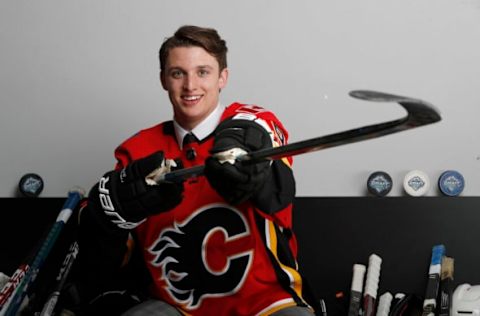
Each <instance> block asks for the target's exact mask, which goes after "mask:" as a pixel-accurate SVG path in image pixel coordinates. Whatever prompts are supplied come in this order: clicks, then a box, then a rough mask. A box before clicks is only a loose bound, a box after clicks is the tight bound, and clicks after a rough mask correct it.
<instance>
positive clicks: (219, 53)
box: [158, 25, 228, 71]
mask: <svg viewBox="0 0 480 316" xmlns="http://www.w3.org/2000/svg"><path fill="white" fill-rule="evenodd" d="M189 46H199V47H202V48H203V49H205V50H206V51H207V52H208V53H209V54H211V55H212V56H214V57H215V58H216V59H217V61H218V64H219V66H220V71H221V70H223V69H224V68H227V50H228V49H227V45H226V42H225V40H223V39H222V38H221V37H220V35H218V32H217V31H216V30H215V29H212V28H204V27H199V26H193V25H184V26H182V27H180V28H179V29H178V30H177V31H176V32H175V34H174V35H173V36H172V37H169V38H167V39H166V40H165V41H164V42H163V44H162V47H160V52H159V54H158V55H159V59H160V70H162V71H163V70H165V64H166V62H167V58H168V54H169V53H170V50H171V49H172V48H175V47H189Z"/></svg>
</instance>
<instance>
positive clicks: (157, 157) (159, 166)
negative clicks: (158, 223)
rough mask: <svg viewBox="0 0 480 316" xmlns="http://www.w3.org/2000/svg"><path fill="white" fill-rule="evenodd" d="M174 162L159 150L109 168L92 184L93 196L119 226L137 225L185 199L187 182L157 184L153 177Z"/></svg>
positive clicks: (131, 226)
mask: <svg viewBox="0 0 480 316" xmlns="http://www.w3.org/2000/svg"><path fill="white" fill-rule="evenodd" d="M171 164H172V160H165V159H164V155H163V152H160V151H158V152H156V153H154V154H152V155H150V156H147V157H145V158H142V159H139V160H136V161H134V162H132V163H130V164H129V165H127V166H126V167H125V168H124V169H122V170H114V171H110V172H107V173H106V174H105V175H104V176H103V177H102V178H101V179H100V182H98V184H97V185H95V186H94V187H93V188H92V190H91V192H90V194H89V200H91V202H93V203H94V204H96V205H98V204H100V206H101V208H102V209H103V211H104V213H105V214H106V215H107V217H108V218H109V219H110V221H111V222H112V223H114V224H115V225H117V226H118V227H120V228H124V229H132V228H135V227H136V226H138V225H139V224H140V223H142V222H143V221H144V219H145V218H146V217H148V216H150V215H154V214H158V213H160V212H165V211H168V210H170V209H172V208H174V207H175V206H177V205H178V204H179V203H180V202H181V201H182V193H183V183H173V182H161V183H159V184H155V183H154V182H153V180H151V179H153V174H157V173H164V172H169V171H170V167H171ZM147 178H148V179H149V180H147ZM147 181H148V182H147ZM92 200H93V201H92Z"/></svg>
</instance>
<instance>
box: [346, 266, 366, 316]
mask: <svg viewBox="0 0 480 316" xmlns="http://www.w3.org/2000/svg"><path fill="white" fill-rule="evenodd" d="M366 269H367V268H366V267H365V265H363V264H358V263H356V264H354V265H353V274H352V286H351V288H350V304H349V307H348V316H358V312H359V311H360V304H361V302H362V289H363V278H364V276H365V271H366Z"/></svg>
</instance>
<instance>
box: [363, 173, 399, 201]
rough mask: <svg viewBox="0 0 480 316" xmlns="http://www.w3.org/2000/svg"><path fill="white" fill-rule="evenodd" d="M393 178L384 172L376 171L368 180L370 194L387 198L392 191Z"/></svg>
mask: <svg viewBox="0 0 480 316" xmlns="http://www.w3.org/2000/svg"><path fill="white" fill-rule="evenodd" d="M392 183H393V182H392V177H390V175H389V174H388V173H386V172H384V171H375V172H374V173H372V174H371V175H370V176H369V177H368V180H367V188H368V192H370V193H371V194H373V195H375V196H385V195H387V194H388V193H389V192H390V190H391V189H392Z"/></svg>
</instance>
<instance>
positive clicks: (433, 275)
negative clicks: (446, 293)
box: [422, 244, 445, 316]
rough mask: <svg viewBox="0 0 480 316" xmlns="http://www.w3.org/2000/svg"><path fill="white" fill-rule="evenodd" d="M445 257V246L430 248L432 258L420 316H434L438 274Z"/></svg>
mask: <svg viewBox="0 0 480 316" xmlns="http://www.w3.org/2000/svg"><path fill="white" fill-rule="evenodd" d="M443 256H445V246H444V245H442V244H439V245H435V246H433V247H432V258H431V260H430V267H429V269H428V281H427V288H426V290H425V299H424V301H423V313H422V316H434V315H435V309H436V307H437V295H438V289H439V287H440V272H441V267H442V258H443Z"/></svg>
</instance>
